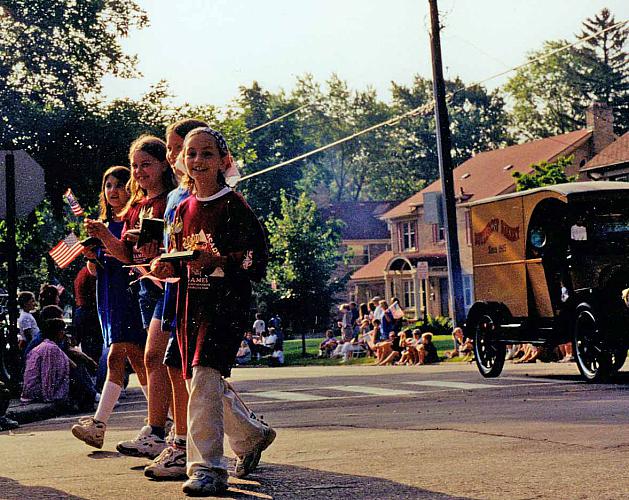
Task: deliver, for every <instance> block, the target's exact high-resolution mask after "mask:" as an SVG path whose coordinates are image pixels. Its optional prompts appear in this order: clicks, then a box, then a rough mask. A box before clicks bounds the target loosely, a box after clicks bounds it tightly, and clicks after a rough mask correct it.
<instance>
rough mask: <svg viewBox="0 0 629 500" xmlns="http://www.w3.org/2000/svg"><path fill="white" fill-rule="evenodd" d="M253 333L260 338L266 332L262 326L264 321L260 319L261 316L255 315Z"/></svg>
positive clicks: (264, 326)
mask: <svg viewBox="0 0 629 500" xmlns="http://www.w3.org/2000/svg"><path fill="white" fill-rule="evenodd" d="M252 328H253V331H254V332H255V334H256V335H258V336H259V337H260V336H262V333H264V331H265V330H266V325H265V324H264V320H263V319H262V314H260V313H256V320H255V321H254V322H253V326H252Z"/></svg>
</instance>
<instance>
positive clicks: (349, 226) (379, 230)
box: [321, 200, 399, 240]
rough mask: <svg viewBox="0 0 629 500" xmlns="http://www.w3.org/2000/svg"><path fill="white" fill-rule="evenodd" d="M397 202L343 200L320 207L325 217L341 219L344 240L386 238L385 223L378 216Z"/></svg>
mask: <svg viewBox="0 0 629 500" xmlns="http://www.w3.org/2000/svg"><path fill="white" fill-rule="evenodd" d="M398 203H399V200H396V201H345V202H339V203H332V204H331V205H330V206H329V207H324V208H322V209H321V211H322V213H323V215H324V217H325V218H330V217H335V218H337V219H341V220H342V221H343V222H344V223H345V226H344V227H343V228H342V230H341V237H342V239H344V240H388V239H389V237H390V235H389V229H388V227H387V223H386V222H384V221H383V220H381V219H380V216H381V215H382V214H383V213H385V212H387V211H388V210H390V209H391V208H393V207H394V206H395V205H397V204H398Z"/></svg>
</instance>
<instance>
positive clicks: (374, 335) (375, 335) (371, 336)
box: [366, 319, 380, 356]
mask: <svg viewBox="0 0 629 500" xmlns="http://www.w3.org/2000/svg"><path fill="white" fill-rule="evenodd" d="M371 325H372V326H373V328H372V330H371V331H370V332H369V333H368V334H367V335H368V338H366V342H367V348H368V349H369V355H370V356H376V344H378V340H379V338H380V320H378V319H373V320H371Z"/></svg>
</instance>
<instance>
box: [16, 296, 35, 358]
mask: <svg viewBox="0 0 629 500" xmlns="http://www.w3.org/2000/svg"><path fill="white" fill-rule="evenodd" d="M17 304H18V306H19V308H20V316H19V317H18V319H17V326H18V328H19V330H20V331H19V333H18V336H17V340H18V346H19V348H20V350H24V349H25V348H26V346H27V345H28V343H29V342H30V341H31V340H33V337H34V336H35V335H36V334H37V333H39V327H38V326H37V321H35V317H34V316H33V315H32V314H31V312H32V311H34V310H35V308H36V307H37V302H35V294H34V293H33V292H20V293H19V294H18V296H17Z"/></svg>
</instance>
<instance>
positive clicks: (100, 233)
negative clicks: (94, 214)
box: [83, 219, 109, 240]
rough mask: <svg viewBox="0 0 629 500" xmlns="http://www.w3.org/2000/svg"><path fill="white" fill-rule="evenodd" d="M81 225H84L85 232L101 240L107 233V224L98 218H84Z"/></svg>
mask: <svg viewBox="0 0 629 500" xmlns="http://www.w3.org/2000/svg"><path fill="white" fill-rule="evenodd" d="M83 225H84V226H85V230H86V231H87V234H88V235H90V236H93V237H94V238H98V239H100V240H102V239H103V238H105V237H106V236H107V235H108V234H109V229H108V228H107V226H106V225H105V224H104V223H103V222H101V221H99V220H93V219H85V220H84V221H83Z"/></svg>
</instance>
